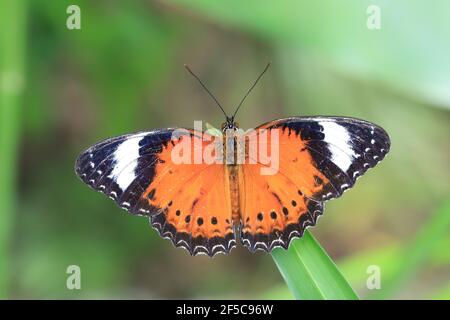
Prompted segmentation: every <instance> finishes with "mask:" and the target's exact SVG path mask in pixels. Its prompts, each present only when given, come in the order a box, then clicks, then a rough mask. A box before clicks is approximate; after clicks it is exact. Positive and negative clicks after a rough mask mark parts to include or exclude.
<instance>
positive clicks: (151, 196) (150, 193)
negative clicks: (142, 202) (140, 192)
mask: <svg viewBox="0 0 450 320" xmlns="http://www.w3.org/2000/svg"><path fill="white" fill-rule="evenodd" d="M155 192H156V190H155V189H152V190H150V192H149V193H148V195H147V198H149V199H150V200H153V199H155Z"/></svg>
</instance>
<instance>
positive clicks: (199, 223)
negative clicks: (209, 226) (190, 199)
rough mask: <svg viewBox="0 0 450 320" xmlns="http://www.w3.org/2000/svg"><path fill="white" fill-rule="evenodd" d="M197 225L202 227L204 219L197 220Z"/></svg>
mask: <svg viewBox="0 0 450 320" xmlns="http://www.w3.org/2000/svg"><path fill="white" fill-rule="evenodd" d="M197 224H198V225H199V226H201V225H202V224H203V218H198V219H197Z"/></svg>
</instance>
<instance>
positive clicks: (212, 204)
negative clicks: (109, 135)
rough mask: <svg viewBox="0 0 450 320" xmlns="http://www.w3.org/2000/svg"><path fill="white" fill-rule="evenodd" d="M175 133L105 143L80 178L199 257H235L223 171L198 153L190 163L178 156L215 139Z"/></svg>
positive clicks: (90, 155)
mask: <svg viewBox="0 0 450 320" xmlns="http://www.w3.org/2000/svg"><path fill="white" fill-rule="evenodd" d="M174 130H176V129H163V130H155V131H150V132H142V133H136V134H131V135H124V136H120V137H117V138H113V139H109V140H105V141H103V142H100V143H98V144H96V145H94V146H93V147H91V148H89V149H88V150H86V151H85V152H84V153H83V154H81V155H80V157H79V158H78V160H77V162H76V166H75V170H76V173H77V175H78V176H79V177H80V178H81V179H82V180H83V181H84V182H85V183H87V184H88V185H90V186H91V187H92V188H94V189H96V190H98V191H101V192H103V193H104V194H106V195H107V196H109V197H110V198H112V199H113V200H114V201H115V202H116V203H117V204H118V205H119V206H121V207H122V208H124V209H126V210H127V211H129V212H130V213H132V214H138V215H147V216H150V221H151V224H152V226H153V227H154V228H155V229H156V230H158V232H159V233H160V235H161V236H162V237H164V238H168V239H170V240H171V241H172V243H173V244H174V245H175V246H177V247H184V248H186V249H187V250H188V251H189V252H190V253H191V254H193V255H195V254H199V253H204V254H208V255H210V256H212V255H214V254H216V253H219V252H225V253H226V252H229V251H230V250H231V249H232V248H233V247H234V245H235V236H234V231H233V229H232V226H231V208H230V195H229V188H228V189H227V186H228V184H227V179H228V178H227V177H226V176H225V174H224V170H223V166H222V165H218V164H214V163H213V164H206V163H199V164H196V163H195V161H194V159H193V158H191V157H194V154H195V153H194V152H192V153H190V155H189V159H188V161H185V162H187V163H178V162H176V161H175V160H174V157H173V156H172V155H173V154H175V155H177V156H178V157H179V156H182V154H183V148H181V147H182V145H183V147H184V148H186V146H190V148H191V150H195V149H196V148H197V149H198V148H199V147H201V149H202V150H204V149H206V148H207V147H208V146H210V145H211V143H213V142H212V141H213V139H212V138H211V137H210V136H206V134H202V133H198V132H194V131H193V130H187V129H185V130H179V129H178V130H177V134H176V135H174ZM185 150H187V149H185ZM172 151H173V152H174V153H172ZM175 152H177V153H175ZM177 161H178V160H177Z"/></svg>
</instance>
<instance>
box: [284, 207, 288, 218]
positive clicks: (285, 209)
mask: <svg viewBox="0 0 450 320" xmlns="http://www.w3.org/2000/svg"><path fill="white" fill-rule="evenodd" d="M283 213H284V215H285V216H287V215H288V214H289V210H288V208H286V207H283Z"/></svg>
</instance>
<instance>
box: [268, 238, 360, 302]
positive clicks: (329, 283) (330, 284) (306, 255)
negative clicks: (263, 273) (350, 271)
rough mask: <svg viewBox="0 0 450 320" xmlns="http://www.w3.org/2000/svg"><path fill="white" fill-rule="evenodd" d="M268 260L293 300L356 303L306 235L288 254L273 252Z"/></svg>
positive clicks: (284, 251) (349, 290)
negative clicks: (271, 262) (277, 270)
mask: <svg viewBox="0 0 450 320" xmlns="http://www.w3.org/2000/svg"><path fill="white" fill-rule="evenodd" d="M272 257H273V259H274V260H275V263H276V264H277V266H278V269H279V270H280V272H281V274H282V276H283V278H284V280H285V281H286V283H287V285H288V287H289V289H290V290H291V292H292V294H293V295H294V297H295V298H296V299H303V300H305V299H310V300H313V299H314V300H323V299H333V300H336V299H345V300H354V299H358V296H357V295H356V293H355V292H354V291H353V289H352V288H351V287H350V285H349V284H348V282H347V280H345V278H344V276H343V275H342V274H341V273H340V272H339V270H338V269H337V267H336V265H335V264H334V262H333V260H331V259H330V257H329V256H328V255H327V253H326V252H325V250H323V249H322V247H321V246H320V245H319V243H318V242H317V241H316V240H315V239H314V238H313V236H312V235H311V233H310V232H309V231H305V233H304V235H303V237H302V238H301V239H298V240H295V241H294V242H293V243H292V244H291V245H290V247H289V250H283V249H280V248H278V249H275V250H274V251H273V252H272Z"/></svg>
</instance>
